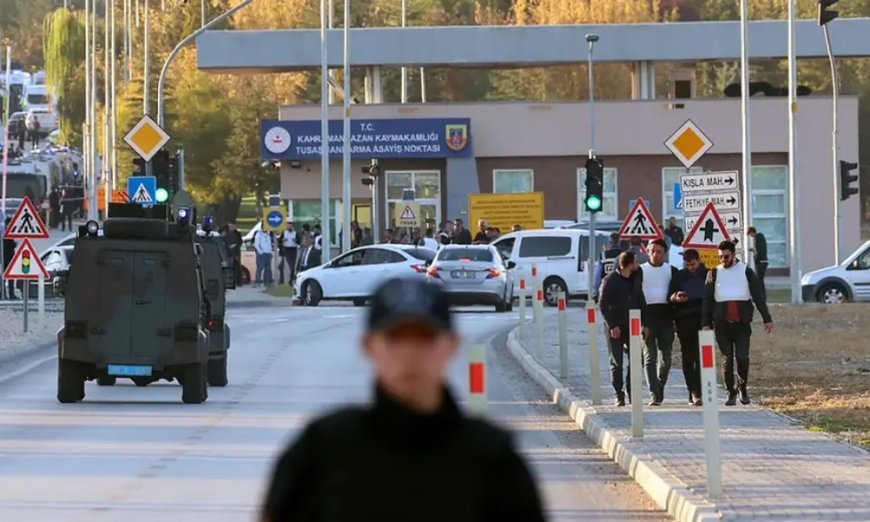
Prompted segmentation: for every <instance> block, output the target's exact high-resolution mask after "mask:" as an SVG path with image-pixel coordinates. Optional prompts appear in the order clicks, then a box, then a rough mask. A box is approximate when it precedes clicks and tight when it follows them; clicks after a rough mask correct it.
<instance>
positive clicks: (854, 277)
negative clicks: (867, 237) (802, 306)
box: [801, 241, 870, 304]
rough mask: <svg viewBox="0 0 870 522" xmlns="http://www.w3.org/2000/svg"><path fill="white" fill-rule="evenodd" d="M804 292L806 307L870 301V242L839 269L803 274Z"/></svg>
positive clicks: (830, 267) (802, 287) (832, 268)
mask: <svg viewBox="0 0 870 522" xmlns="http://www.w3.org/2000/svg"><path fill="white" fill-rule="evenodd" d="M801 292H802V294H803V298H804V302H805V303H811V302H813V301H818V302H819V303H826V304H839V303H845V302H848V301H870V241H867V242H866V243H864V244H863V245H861V246H860V247H858V249H857V250H855V251H854V252H852V254H851V255H849V257H847V258H846V260H845V261H843V262H842V263H841V264H840V265H834V266H829V267H827V268H820V269H819V270H813V271H812V272H807V273H806V274H804V276H803V277H802V278H801Z"/></svg>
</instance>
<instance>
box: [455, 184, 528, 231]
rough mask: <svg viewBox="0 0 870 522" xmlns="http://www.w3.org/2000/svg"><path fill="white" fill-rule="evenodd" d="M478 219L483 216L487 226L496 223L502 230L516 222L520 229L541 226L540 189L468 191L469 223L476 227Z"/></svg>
mask: <svg viewBox="0 0 870 522" xmlns="http://www.w3.org/2000/svg"><path fill="white" fill-rule="evenodd" d="M481 219H485V220H486V221H487V222H488V223H489V226H491V227H498V228H499V229H500V230H501V233H502V234H507V233H508V232H510V231H511V229H512V228H513V226H514V225H520V226H521V227H523V230H537V229H542V228H544V193H543V192H522V193H517V194H469V195H468V225H469V227H471V228H474V227H476V226H477V222H478V221H480V220H481Z"/></svg>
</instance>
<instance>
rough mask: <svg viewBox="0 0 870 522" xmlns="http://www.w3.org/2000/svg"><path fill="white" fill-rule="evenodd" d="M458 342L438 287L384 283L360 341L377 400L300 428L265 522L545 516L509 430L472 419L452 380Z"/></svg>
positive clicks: (525, 521)
mask: <svg viewBox="0 0 870 522" xmlns="http://www.w3.org/2000/svg"><path fill="white" fill-rule="evenodd" d="M459 342H460V341H459V337H458V335H457V333H456V332H455V330H454V327H453V322H452V319H451V317H450V310H449V305H448V300H447V296H446V295H445V294H444V292H443V291H442V290H441V289H440V288H439V287H437V286H434V285H427V284H426V283H425V282H422V281H416V280H392V281H389V282H387V283H385V284H384V285H382V286H381V287H380V288H379V289H378V290H377V291H376V292H375V294H374V296H373V297H372V301H371V308H370V309H369V316H368V323H367V332H366V334H365V336H364V337H363V341H362V345H363V352H364V353H365V355H366V357H367V358H368V359H369V360H370V361H371V362H372V365H373V366H374V368H375V373H376V376H377V382H376V383H375V393H374V402H373V404H372V405H370V406H368V407H364V408H359V407H356V408H347V409H343V410H341V411H338V412H335V413H332V414H330V415H327V416H325V417H321V418H319V419H317V420H315V421H314V422H312V423H311V424H309V425H308V426H307V427H306V428H305V430H304V431H303V432H302V435H301V436H300V437H299V439H297V440H296V442H295V443H294V444H293V445H292V446H291V447H290V448H289V449H288V450H287V451H286V452H285V453H284V454H283V455H282V457H281V459H280V460H279V462H278V465H277V466H276V468H275V471H274V476H273V478H272V484H271V486H270V488H269V492H268V494H267V497H266V502H265V506H264V508H263V513H262V518H261V521H262V522H283V521H294V522H296V521H306V522H315V521H316V522H320V521H336V522H347V521H351V520H354V521H356V520H359V521H363V520H365V521H372V522H375V521H377V522H392V521H395V522H405V521H408V520H414V521H419V522H428V521H431V522H446V521H463V522H466V521H467V522H472V521H491V522H511V521H516V522H539V521H543V520H544V515H543V513H542V509H541V504H540V500H539V497H538V493H537V490H536V488H535V484H534V482H533V480H532V477H531V475H530V474H529V471H528V469H527V468H526V466H525V464H524V463H523V461H522V459H521V458H520V456H519V455H518V454H517V452H516V450H515V449H514V447H513V443H512V442H511V438H510V436H509V435H508V434H507V433H505V432H503V431H502V430H500V429H498V428H496V427H494V426H492V425H490V424H489V423H487V422H485V421H482V420H476V419H470V418H466V417H465V416H464V415H463V414H462V413H461V412H460V410H459V407H458V406H457V404H456V402H455V400H454V399H453V395H452V394H451V392H450V391H449V390H448V388H447V385H446V383H447V371H448V367H449V364H450V361H451V359H453V357H454V356H455V355H456V352H457V350H458V349H459Z"/></svg>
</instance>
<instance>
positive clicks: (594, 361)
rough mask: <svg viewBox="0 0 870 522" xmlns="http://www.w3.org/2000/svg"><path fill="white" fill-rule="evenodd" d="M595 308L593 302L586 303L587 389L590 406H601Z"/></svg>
mask: <svg viewBox="0 0 870 522" xmlns="http://www.w3.org/2000/svg"><path fill="white" fill-rule="evenodd" d="M597 315H598V313H597V308H596V306H595V303H594V302H593V301H587V302H586V331H587V333H588V335H589V339H588V340H587V342H588V344H589V389H590V390H591V392H592V404H593V405H595V406H597V405H599V404H601V368H600V367H599V365H598V321H597V320H596V316H597Z"/></svg>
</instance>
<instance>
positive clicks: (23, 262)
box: [3, 239, 48, 280]
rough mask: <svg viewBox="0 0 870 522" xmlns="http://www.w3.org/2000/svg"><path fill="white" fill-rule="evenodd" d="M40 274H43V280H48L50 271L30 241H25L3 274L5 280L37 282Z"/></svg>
mask: <svg viewBox="0 0 870 522" xmlns="http://www.w3.org/2000/svg"><path fill="white" fill-rule="evenodd" d="M40 273H42V277H43V278H45V279H48V270H46V269H45V265H44V264H42V260H41V259H39V254H38V253H37V252H36V249H35V248H33V244H31V243H30V240H29V239H25V240H24V241H22V242H21V245H19V247H18V248H17V249H16V250H15V255H14V256H13V257H12V261H11V262H10V263H9V266H7V267H6V271H5V272H3V277H4V278H5V279H23V280H37V279H39V274H40Z"/></svg>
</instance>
